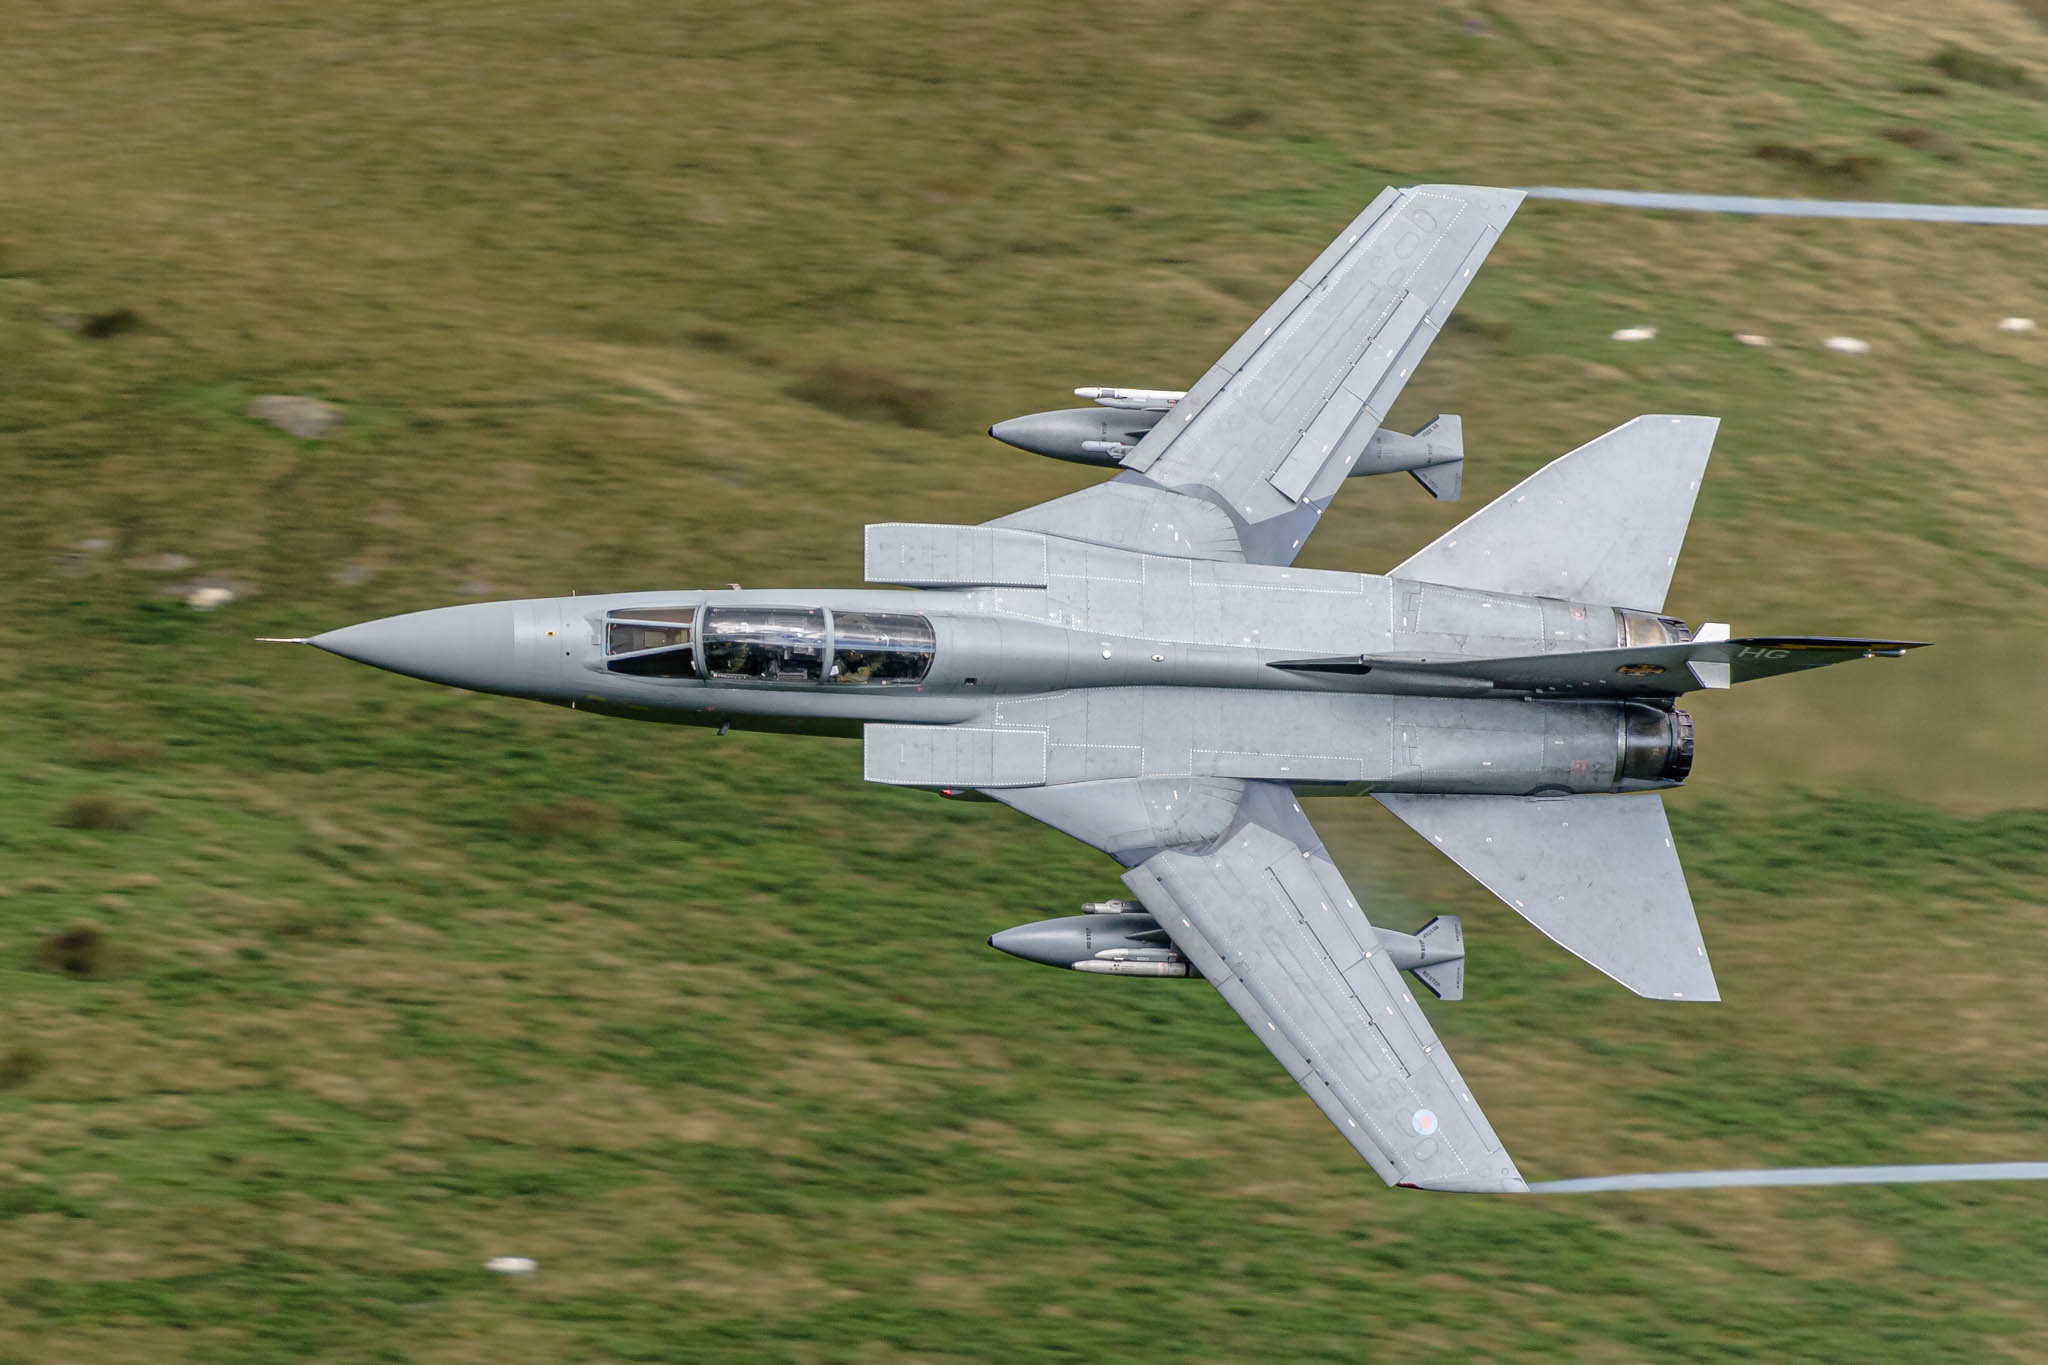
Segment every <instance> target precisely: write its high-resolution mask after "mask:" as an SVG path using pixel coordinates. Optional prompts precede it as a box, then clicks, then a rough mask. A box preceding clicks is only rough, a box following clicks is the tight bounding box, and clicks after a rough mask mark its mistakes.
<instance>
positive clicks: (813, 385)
mask: <svg viewBox="0 0 2048 1365" xmlns="http://www.w3.org/2000/svg"><path fill="white" fill-rule="evenodd" d="M785 392H786V393H788V394H789V396H790V397H791V398H795V399H798V400H800V401H802V402H805V403H809V404H810V405H811V406H812V407H818V408H823V409H825V411H827V412H836V413H838V414H839V415H840V416H842V417H857V418H861V419H863V420H867V421H874V420H878V419H879V420H883V421H890V422H894V423H896V425H898V426H902V427H932V426H937V425H938V414H939V395H938V393H937V391H936V390H933V389H925V388H919V387H918V386H916V385H914V384H906V383H904V382H903V381H902V380H900V379H898V378H896V377H895V376H894V375H891V374H884V373H883V372H882V371H880V370H874V369H868V368H865V367H863V366H858V365H823V366H820V367H819V368H817V369H815V370H812V371H811V372H810V373H809V374H808V375H805V376H804V377H803V378H802V379H799V380H797V381H796V382H795V383H794V384H791V385H790V386H789V387H788V389H786V390H785Z"/></svg>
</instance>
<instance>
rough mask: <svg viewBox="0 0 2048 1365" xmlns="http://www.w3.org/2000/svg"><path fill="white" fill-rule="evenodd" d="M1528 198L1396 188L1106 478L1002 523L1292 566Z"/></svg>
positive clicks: (1457, 188) (1467, 189)
mask: <svg viewBox="0 0 2048 1365" xmlns="http://www.w3.org/2000/svg"><path fill="white" fill-rule="evenodd" d="M1521 201H1522V192H1521V191H1520V190H1510V189H1497V188H1491V187H1487V186H1472V185H1416V186H1412V187H1410V188H1408V189H1404V190H1396V189H1389V190H1386V191H1385V192H1384V193H1382V194H1381V195H1380V196H1379V197H1378V198H1377V199H1375V200H1373V202H1372V204H1371V205H1370V206H1369V207H1368V208H1367V209H1366V210H1365V212H1364V213H1362V214H1360V215H1359V216H1358V218H1357V219H1356V220H1355V221H1354V222H1353V223H1352V224H1351V225H1350V226H1349V227H1348V228H1346V229H1345V230H1344V232H1343V233H1341V234H1340V235H1339V236H1338V237H1337V239H1336V240H1335V241H1333V242H1332V243H1330V245H1329V246H1328V247H1327V248H1326V249H1325V250H1324V251H1323V253H1322V254H1321V255H1320V256H1318V257H1316V259H1315V262H1314V263H1313V264H1311V265H1310V266H1309V268H1308V269H1307V270H1306V271H1304V272H1303V273H1302V275H1301V277H1300V278H1298V279H1297V280H1295V281H1294V283H1293V284H1290V285H1289V286H1288V287H1287V288H1286V290H1285V291H1283V292H1282V293H1281V295H1280V297H1279V298H1278V299H1276V300H1275V301H1274V302H1273V304H1272V305H1271V306H1270V307H1268V308H1267V309H1266V311H1265V312H1264V313H1263V314H1262V315H1261V316H1260V317H1259V320H1258V321H1257V322H1255V323H1253V324H1252V326H1251V328H1250V329H1249V330H1247V331H1246V332H1245V333H1244V335H1243V336H1241V337H1239V338H1238V339H1237V341H1236V343H1235V344H1234V345H1232V346H1231V348H1230V349H1229V350H1228V351H1226V352H1224V353H1223V356H1222V358H1221V359H1219V360H1218V361H1217V362H1216V363H1215V365H1214V366H1212V367H1211V368H1210V370H1209V372H1208V373H1207V374H1205V375H1203V376H1202V379H1201V380H1200V382H1198V383H1197V384H1196V385H1195V386H1194V387H1193V388H1192V389H1190V390H1189V391H1188V393H1187V396H1186V397H1185V398H1183V399H1181V400H1180V402H1179V403H1178V404H1176V405H1175V407H1174V410H1173V411H1172V412H1171V413H1170V414H1169V415H1168V416H1167V418H1166V419H1165V420H1164V421H1162V422H1160V423H1159V425H1158V426H1156V427H1154V428H1153V429H1152V430H1151V431H1150V432H1148V433H1147V434H1146V436H1145V437H1144V439H1143V440H1141V441H1140V442H1139V443H1138V445H1137V448H1136V449H1135V450H1133V451H1132V452H1131V454H1130V455H1129V456H1128V457H1127V458H1126V459H1125V461H1124V465H1125V469H1124V472H1123V473H1121V474H1119V475H1117V476H1116V478H1114V479H1112V480H1110V481H1109V482H1107V483H1103V484H1098V485H1096V486H1095V487H1093V488H1085V489H1082V490H1081V491H1080V492H1078V493H1072V494H1069V495H1068V496H1066V497H1064V498H1056V499H1054V500H1053V501H1051V502H1047V503H1041V504H1039V505H1038V506H1036V507H1031V508H1027V509H1025V510H1024V511H1021V512H1017V513H1014V514H1012V515H1010V516H1007V517H1003V518H1000V519H999V520H997V521H996V522H994V523H992V524H993V525H996V526H1006V527H1014V528H1018V529H1022V530H1033V531H1045V532H1049V533H1051V534H1054V535H1061V536H1066V537H1068V538H1069V539H1073V540H1085V541H1091V542H1093V543H1096V544H1103V545H1115V546H1119V547H1121V548H1124V549H1131V550H1139V551H1143V552H1145V553H1148V554H1166V555H1179V556H1183V557H1189V558H1212V559H1241V560H1247V561H1250V562H1252V563H1257V564H1291V563H1293V562H1294V557H1295V556H1296V555H1297V554H1298V553H1299V552H1300V550H1301V546H1302V542H1303V541H1304V540H1306V539H1307V538H1308V535H1309V532H1310V531H1312V530H1313V529H1314V528H1315V524H1316V521H1317V519H1318V518H1320V517H1321V516H1322V513H1323V509H1324V508H1326V507H1328V506H1329V504H1330V500H1331V499H1332V498H1333V497H1334V496H1335V495H1336V492H1337V489H1338V488H1340V487H1341V486H1342V485H1343V483H1344V480H1345V478H1346V477H1347V476H1348V475H1349V474H1350V473H1351V471H1352V468H1353V466H1355V465H1356V464H1357V462H1358V459H1359V457H1360V456H1361V455H1363V454H1364V453H1365V450H1366V447H1367V446H1368V445H1369V444H1370V443H1371V441H1372V438H1373V435H1374V433H1376V432H1377V431H1378V430H1379V428H1380V424H1381V422H1383V421H1384V420H1385V418H1386V415H1387V412H1388V410H1389V409H1390V408H1391V407H1392V406H1393V403H1394V399H1395V398H1396V397H1397V396H1398V395H1399V394H1400V392H1401V389H1402V388H1403V387H1404V386H1405V385H1406V384H1407V382H1408V378H1409V376H1410V375H1412V374H1413V373H1414V372H1415V367H1416V366H1417V365H1418V364H1420V363H1421V360H1422V357H1423V354H1424V353H1425V352H1427V351H1428V349H1429V346H1430V343H1431V342H1433V341H1434V340H1435V339H1436V335H1437V333H1438V331H1439V330H1441V328H1442V326H1443V322H1444V319H1445V318H1446V317H1448V316H1449V314H1450V312H1451V309H1452V308H1453V307H1454V306H1455V305H1456V304H1457V301H1458V299H1459V297H1460V296H1461V295H1463V293H1464V292H1465V287H1466V286H1467V285H1468V284H1470V283H1471V280H1472V276H1473V275H1474V274H1475V273H1476V272H1477V271H1478V269H1479V266H1480V263H1481V262H1483V261H1484V260H1485V259H1486V254H1487V252H1488V251H1489V250H1491V249H1492V247H1493V244H1494V242H1495V241H1496V240H1498V239H1499V237H1500V234H1501V231H1502V229H1503V228H1505V227H1506V226H1507V222H1508V219H1509V218H1511V217H1512V216H1513V215H1514V212H1515V209H1516V207H1517V206H1518V205H1519V204H1520V203H1521Z"/></svg>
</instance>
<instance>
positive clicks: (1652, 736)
mask: <svg viewBox="0 0 2048 1365" xmlns="http://www.w3.org/2000/svg"><path fill="white" fill-rule="evenodd" d="M1620 728H1621V734H1620V736H1619V743H1620V747H1621V764H1620V771H1618V772H1617V773H1616V774H1615V784H1614V785H1615V786H1616V787H1617V788H1618V789H1620V790H1624V791H1629V790H1640V789H1642V788H1644V787H1675V786H1677V785H1678V784H1679V783H1681V782H1683V781H1685V779H1686V778H1687V777H1689V776H1691V775H1692V717H1691V716H1689V715H1687V714H1686V713H1685V712H1683V711H1681V710H1679V709H1678V708H1677V707H1675V706H1674V707H1672V708H1671V709H1669V710H1665V709H1664V708H1663V707H1659V706H1648V705H1644V704H1643V703H1640V702H1628V703H1625V704H1624V705H1623V706H1622V708H1621V727H1620Z"/></svg>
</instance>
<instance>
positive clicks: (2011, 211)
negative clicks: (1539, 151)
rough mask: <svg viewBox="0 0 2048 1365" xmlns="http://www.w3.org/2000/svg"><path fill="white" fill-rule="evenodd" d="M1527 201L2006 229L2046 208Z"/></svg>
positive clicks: (1553, 194)
mask: <svg viewBox="0 0 2048 1365" xmlns="http://www.w3.org/2000/svg"><path fill="white" fill-rule="evenodd" d="M1523 193H1525V194H1527V195H1528V196H1529V197H1530V198H1531V199H1562V200H1566V201H1568V202H1570V203H1574V204H1612V205H1615V206H1617V207H1620V208H1633V209H1679V210H1682V211H1685V212H1690V213H1747V214H1764V215H1772V216H1777V217H1783V218H1887V219H1891V220H1893V221H1897V222H1911V223H1990V224H2000V225H2004V226H2007V227H2048V209H2026V208H1999V207H1994V206H1990V205H1984V204H1893V203H1881V202H1877V201H1872V200H1854V199H1765V198H1760V197H1757V196H1755V195H1747V194H1660V193H1656V192H1653V191H1649V190H1602V189H1587V188H1581V187H1576V186H1560V185H1532V186H1526V187H1524V189H1523Z"/></svg>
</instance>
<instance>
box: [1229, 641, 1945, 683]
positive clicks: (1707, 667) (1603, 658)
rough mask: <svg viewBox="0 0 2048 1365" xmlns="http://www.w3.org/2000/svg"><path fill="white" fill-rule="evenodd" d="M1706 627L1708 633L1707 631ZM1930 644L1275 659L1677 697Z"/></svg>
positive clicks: (1301, 669)
mask: <svg viewBox="0 0 2048 1365" xmlns="http://www.w3.org/2000/svg"><path fill="white" fill-rule="evenodd" d="M1706 634H1707V632H1704V631H1703V632H1702V636H1703V637H1704V636H1706ZM1925 643H1926V642H1925V641H1919V640H1861V639H1853V638H1848V637H1842V636H1833V635H1756V636H1751V637H1749V638H1747V639H1741V640H1730V639H1727V638H1725V636H1723V637H1721V638H1701V639H1696V640H1693V641H1692V642H1691V643H1689V644H1682V645H1644V646H1638V647H1636V648H1631V649H1588V650H1576V651H1563V652H1559V653H1556V654H1527V655H1520V656H1516V657H1511V658H1505V659H1438V658H1424V657H1421V656H1406V657H1404V656H1401V655H1379V654H1365V655H1337V656H1335V657H1332V658H1327V659H1279V660H1276V661H1274V662H1273V663H1272V664H1271V665H1270V666H1271V667H1273V668H1284V669H1287V670H1289V671H1290V672H1297V673H1338V674H1350V675H1354V676H1363V675H1368V674H1373V673H1378V674H1380V675H1382V677H1384V678H1386V679H1387V680H1388V681H1389V682H1390V683H1393V682H1396V681H1398V686H1397V687H1394V688H1393V689H1392V690H1396V691H1401V692H1407V693H1420V694H1428V693H1430V692H1431V691H1433V690H1439V689H1440V690H1441V691H1443V692H1444V693H1446V694H1450V695H1457V696H1470V695H1472V694H1473V693H1475V692H1480V691H1484V690H1486V689H1488V688H1491V689H1493V690H1495V691H1499V692H1520V693H1526V694H1530V695H1535V696H1570V697H1677V696H1682V695H1684V694H1685V693H1687V692H1696V691H1698V690H1700V689H1701V688H1721V687H1728V686H1730V685H1732V684H1734V683H1740V682H1750V681H1752V680H1754V679H1757V678H1771V677H1776V676H1777V675H1778V674H1780V673H1798V672H1801V671H1803V670H1805V669H1809V668H1822V667H1825V666H1826V665H1828V664H1839V663H1845V662H1847V661H1848V660H1850V659H1870V658H1876V657H1879V656H1883V657H1886V658H1897V657H1898V656H1899V655H1901V654H1904V653H1905V652H1906V651H1907V650H1909V649H1919V648H1921V647H1922V646H1923V645H1924V644H1925Z"/></svg>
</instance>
